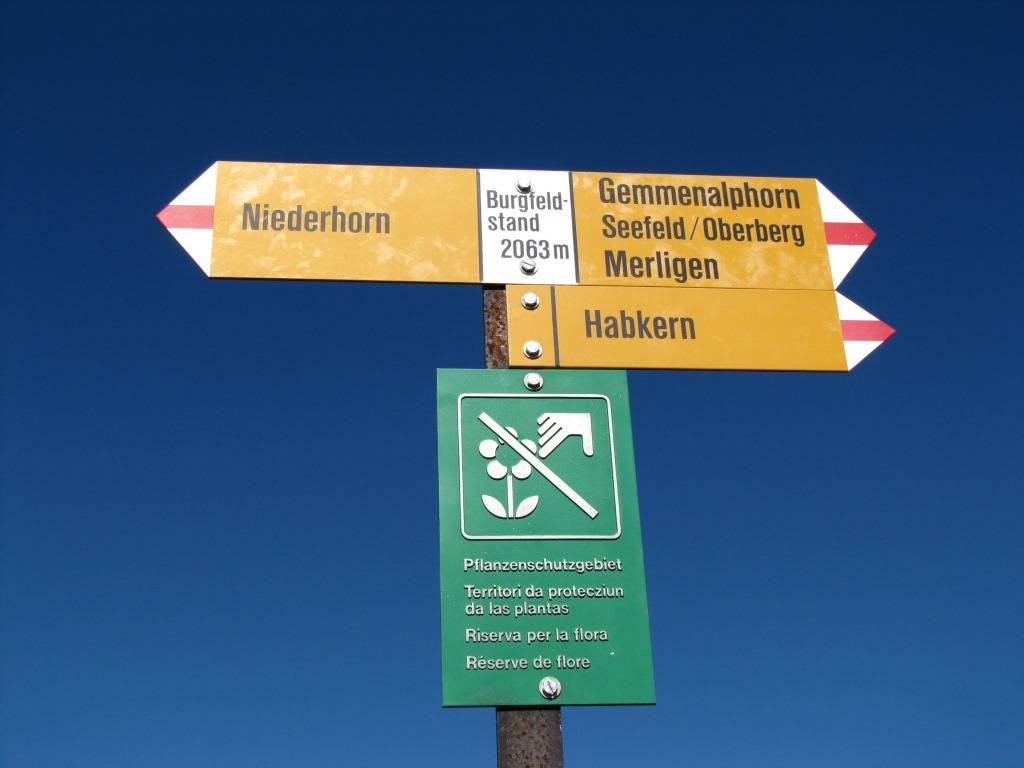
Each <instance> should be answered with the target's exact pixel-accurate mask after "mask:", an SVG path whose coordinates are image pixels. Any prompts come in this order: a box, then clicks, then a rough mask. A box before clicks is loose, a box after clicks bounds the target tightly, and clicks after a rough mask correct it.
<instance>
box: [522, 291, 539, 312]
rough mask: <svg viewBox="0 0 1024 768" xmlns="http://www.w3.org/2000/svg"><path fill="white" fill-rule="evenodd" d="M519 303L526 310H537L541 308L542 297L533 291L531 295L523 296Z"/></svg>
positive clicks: (525, 294)
mask: <svg viewBox="0 0 1024 768" xmlns="http://www.w3.org/2000/svg"><path fill="white" fill-rule="evenodd" d="M519 303H520V304H522V305H523V306H524V307H525V308H526V309H536V308H537V307H539V306H540V296H538V295H537V294H536V293H534V292H533V291H530V292H529V293H524V294H523V297H522V298H521V299H520V300H519Z"/></svg>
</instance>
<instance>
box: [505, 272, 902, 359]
mask: <svg viewBox="0 0 1024 768" xmlns="http://www.w3.org/2000/svg"><path fill="white" fill-rule="evenodd" d="M507 291H508V340H509V361H510V364H511V365H512V366H513V367H531V368H537V367H541V368H558V367H561V368H669V369H714V370H774V371H848V370H850V369H851V368H853V366H854V365H856V364H857V363H858V362H860V360H861V359H863V358H864V357H865V356H867V355H868V354H869V353H870V352H871V351H872V350H873V349H874V348H875V347H877V346H878V345H879V344H881V343H882V342H883V341H884V340H885V339H887V338H888V337H889V336H890V335H891V334H892V332H893V331H892V329H891V328H890V327H889V326H887V325H886V324H885V323H883V322H881V321H880V320H878V319H876V318H874V317H872V316H871V315H869V314H868V313H867V312H865V311H864V310H862V309H860V308H859V307H857V306H856V305H855V304H853V303H852V302H850V301H849V300H848V299H846V298H844V297H843V296H841V295H839V294H837V293H836V292H835V291H815V290H739V291H737V290H726V289H706V288H705V289H694V288H650V287H644V288H618V287H591V286H550V287H547V288H544V289H538V287H537V286H528V285H514V286H511V285H510V286H508V288H507Z"/></svg>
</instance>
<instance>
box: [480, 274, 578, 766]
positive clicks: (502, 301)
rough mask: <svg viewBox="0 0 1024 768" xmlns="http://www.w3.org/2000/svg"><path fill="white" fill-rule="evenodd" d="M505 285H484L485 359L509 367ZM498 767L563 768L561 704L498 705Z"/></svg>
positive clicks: (494, 364) (496, 715)
mask: <svg viewBox="0 0 1024 768" xmlns="http://www.w3.org/2000/svg"><path fill="white" fill-rule="evenodd" d="M507 314H508V313H507V304H506V297H505V289H504V288H503V287H488V286H485V287H484V361H485V365H486V367H487V368H508V324H507ZM495 726H496V732H497V745H498V768H526V766H544V768H562V766H563V765H564V762H563V757H562V708H561V707H496V708H495Z"/></svg>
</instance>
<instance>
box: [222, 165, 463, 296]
mask: <svg viewBox="0 0 1024 768" xmlns="http://www.w3.org/2000/svg"><path fill="white" fill-rule="evenodd" d="M215 210H216V213H215V216H214V223H213V253H212V258H211V267H210V276H211V277H251V278H276V279H282V278H284V279H299V280H375V281H388V282H392V281H393V282H446V283H478V282H480V263H479V256H478V252H479V248H478V242H479V236H478V230H477V220H478V215H477V184H476V171H475V170H470V169H461V168H408V167H382V166H352V165H310V164H294V163H240V162H225V161H222V162H220V163H219V164H218V170H217V191H216V207H215Z"/></svg>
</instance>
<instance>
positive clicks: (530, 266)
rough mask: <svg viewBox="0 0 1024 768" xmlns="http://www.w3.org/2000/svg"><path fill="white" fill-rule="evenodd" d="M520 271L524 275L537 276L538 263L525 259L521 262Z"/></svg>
mask: <svg viewBox="0 0 1024 768" xmlns="http://www.w3.org/2000/svg"><path fill="white" fill-rule="evenodd" d="M519 271H520V272H522V273H523V274H524V275H535V274H536V273H537V262H536V261H534V260H533V259H523V260H522V261H521V262H519Z"/></svg>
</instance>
